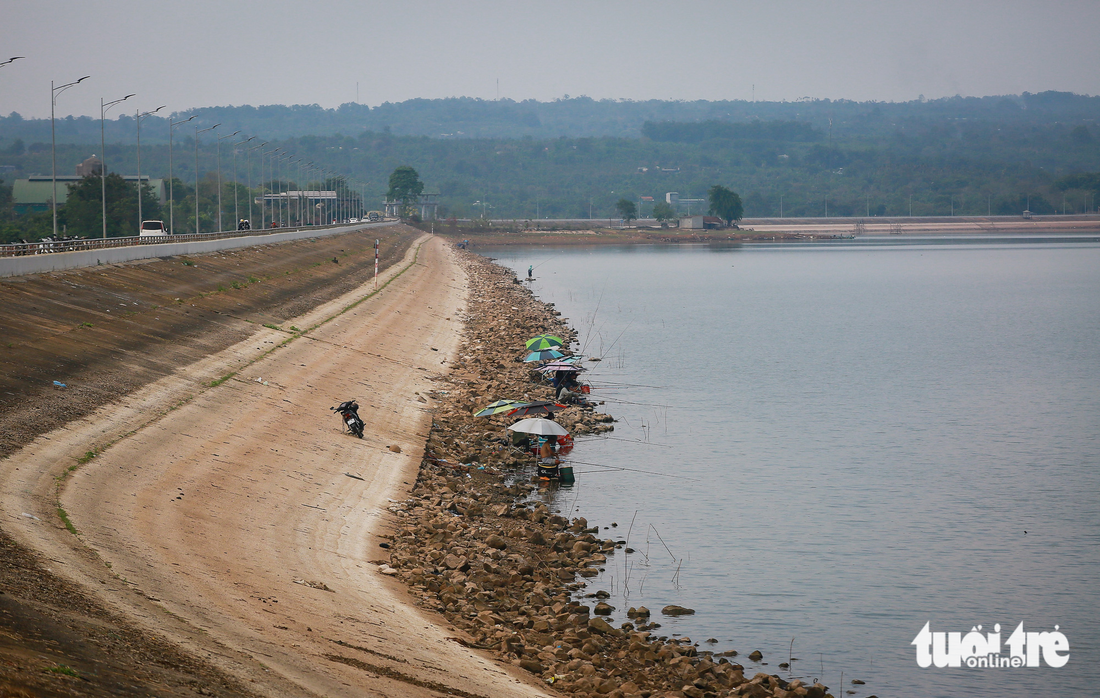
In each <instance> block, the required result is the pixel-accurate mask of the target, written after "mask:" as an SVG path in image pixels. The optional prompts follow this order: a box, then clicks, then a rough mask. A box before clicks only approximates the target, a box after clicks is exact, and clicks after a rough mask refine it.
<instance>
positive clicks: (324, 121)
mask: <svg viewBox="0 0 1100 698" xmlns="http://www.w3.org/2000/svg"><path fill="white" fill-rule="evenodd" d="M191 115H197V117H198V118H196V119H195V121H193V122H192V123H191V124H189V125H188V126H184V127H181V129H180V132H179V133H180V136H181V137H186V135H187V132H188V131H190V132H191V133H194V130H193V128H192V126H193V125H195V124H199V125H200V127H206V126H211V125H213V124H216V123H220V124H221V125H222V126H221V128H220V130H219V132H220V133H230V132H232V131H235V130H237V129H240V130H241V131H242V133H246V134H248V135H255V136H258V137H260V138H263V139H265V140H282V139H286V138H296V137H300V136H332V135H337V134H339V135H344V136H359V135H360V134H362V133H363V132H365V131H373V132H377V133H388V134H392V135H395V136H426V137H428V138H437V139H453V138H505V139H512V138H535V139H540V138H559V137H563V136H564V137H567V138H584V137H589V138H590V137H603V136H610V137H616V138H639V137H641V136H642V135H643V133H644V132H645V128H646V127H645V124H646V123H647V122H650V123H654V124H657V123H661V122H685V123H704V122H707V123H723V122H725V123H742V124H744V123H751V122H753V121H757V120H762V121H793V122H800V123H804V124H808V125H809V126H810V127H812V128H813V129H817V130H818V131H820V132H821V133H822V134H823V135H825V136H826V137H829V136H842V135H851V134H861V135H873V134H881V133H887V132H890V131H893V130H894V129H895V128H897V127H898V126H904V125H906V124H912V123H937V122H939V123H947V122H965V121H981V122H1004V123H1011V124H1049V123H1055V122H1058V123H1072V124H1076V123H1086V124H1094V123H1096V122H1097V119H1100V97H1091V96H1085V95H1077V94H1073V93H1069V92H1041V93H1038V94H1029V93H1026V92H1025V93H1024V94H1022V95H1007V96H995V97H949V98H944V99H936V100H931V101H912V102H852V101H848V100H835V101H834V100H828V99H819V100H807V101H798V102H747V101H739V100H735V101H718V102H711V101H702V100H700V101H693V102H669V101H659V100H649V101H641V102H633V101H618V100H594V99H590V98H588V97H574V98H571V99H559V100H554V101H552V102H537V101H534V100H528V101H524V102H515V101H512V100H508V99H504V100H498V101H492V100H482V99H473V98H469V97H459V98H452V99H411V100H408V101H406V102H398V103H390V102H387V103H385V104H381V105H379V106H377V107H368V106H366V105H362V104H344V105H341V106H340V107H338V108H336V109H322V108H321V107H319V106H317V105H315V104H314V105H301V104H298V105H293V106H284V105H267V106H260V107H253V106H239V107H202V108H196V109H192V110H189V111H182V112H177V113H176V114H175V115H173V118H176V119H178V118H181V117H183V118H186V117H187V116H191ZM106 131H107V138H108V140H110V141H116V142H117V141H121V142H123V143H130V142H132V141H133V140H134V137H135V125H134V119H133V117H132V116H128V115H125V114H123V115H120V116H118V117H117V118H116V119H113V120H110V121H108V122H107V128H106ZM99 135H100V134H99V120H98V119H94V118H92V117H78V118H72V117H65V118H62V119H58V120H57V138H58V142H59V143H95V142H98V141H99ZM646 135H650V136H651V137H652V135H653V134H652V133H650V134H646ZM16 139H21V140H23V141H24V142H25V143H27V144H30V143H34V142H48V141H49V139H50V122H49V120H48V119H24V118H22V117H21V116H19V115H18V114H15V113H13V114H11V115H9V116H7V117H0V149H3V148H4V147H10V144H11V143H12V142H14V141H15V140H16ZM655 139H657V140H660V138H655ZM167 140H168V125H167V120H166V118H161V117H159V116H154V117H150V118H149V119H147V120H146V121H144V122H143V125H142V141H143V142H149V143H159V142H166V141H167Z"/></svg>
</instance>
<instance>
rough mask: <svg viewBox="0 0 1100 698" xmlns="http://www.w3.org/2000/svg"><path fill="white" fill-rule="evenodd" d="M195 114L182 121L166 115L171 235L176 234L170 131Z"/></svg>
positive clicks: (169, 228)
mask: <svg viewBox="0 0 1100 698" xmlns="http://www.w3.org/2000/svg"><path fill="white" fill-rule="evenodd" d="M196 116H198V114H195V115H193V116H189V117H187V118H186V119H183V120H182V121H172V117H170V116H169V117H168V232H169V233H171V234H172V235H175V234H176V196H175V194H176V192H175V188H174V187H173V186H172V185H173V183H174V182H175V180H176V177H175V173H174V171H173V163H172V131H173V130H174V129H175V128H176V127H177V126H179V125H180V124H186V123H187V122H188V121H190V120H191V119H194V118H195V117H196Z"/></svg>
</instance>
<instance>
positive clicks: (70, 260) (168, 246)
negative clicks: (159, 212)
mask: <svg viewBox="0 0 1100 698" xmlns="http://www.w3.org/2000/svg"><path fill="white" fill-rule="evenodd" d="M387 225H395V224H394V223H393V222H392V221H389V222H381V223H366V224H363V223H359V224H357V225H343V226H336V227H333V228H304V229H295V230H287V231H284V232H281V233H267V234H264V235H248V236H245V237H234V238H225V239H223V240H201V241H196V242H165V243H148V244H142V245H130V246H126V247H107V248H104V249H100V250H83V251H80V252H51V253H48V254H36V255H26V256H23V257H0V277H7V276H23V275H24V274H41V273H43V272H49V271H61V270H63V269H79V268H81V267H94V266H97V265H100V264H117V263H119V262H133V261H135V260H138V259H153V258H155V257H172V256H174V255H182V254H201V253H203V252H217V251H219V250H231V249H236V248H238V247H251V246H253V245H270V244H272V243H276V242H287V241H289V240H302V239H304V238H316V237H324V236H326V235H339V234H340V233H350V232H351V231H353V230H362V229H363V228H378V227H382V226H387Z"/></svg>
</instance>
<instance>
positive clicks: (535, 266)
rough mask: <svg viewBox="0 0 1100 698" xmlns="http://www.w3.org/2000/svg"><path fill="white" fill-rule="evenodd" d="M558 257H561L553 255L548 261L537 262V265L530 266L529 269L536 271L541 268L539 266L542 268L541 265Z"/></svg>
mask: <svg viewBox="0 0 1100 698" xmlns="http://www.w3.org/2000/svg"><path fill="white" fill-rule="evenodd" d="M558 257H561V255H560V254H556V255H554V256H553V257H550V258H549V259H544V260H542V261H541V262H539V263H538V264H535V265H532V267H531V268H532V269H538V268H539V267H541V266H542V265H543V264H546V263H547V262H549V261H550V260H552V259H557V258H558Z"/></svg>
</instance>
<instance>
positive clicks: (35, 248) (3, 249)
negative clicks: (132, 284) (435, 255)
mask: <svg viewBox="0 0 1100 698" xmlns="http://www.w3.org/2000/svg"><path fill="white" fill-rule="evenodd" d="M379 222H382V221H379ZM348 225H358V224H357V223H339V224H335V225H310V226H301V227H297V228H264V229H262V230H230V231H224V232H220V233H183V234H180V235H156V236H152V235H150V236H146V237H138V236H135V237H128V238H90V239H76V240H51V241H39V242H17V243H11V244H6V245H0V257H25V256H28V255H36V254H52V253H54V252H82V251H85V250H102V249H106V248H110V247H133V246H135V245H163V244H165V243H172V242H202V241H206V240H225V239H227V238H244V237H259V236H263V235H272V234H275V233H292V232H298V231H300V230H328V229H330V228H342V227H346V226H348Z"/></svg>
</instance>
